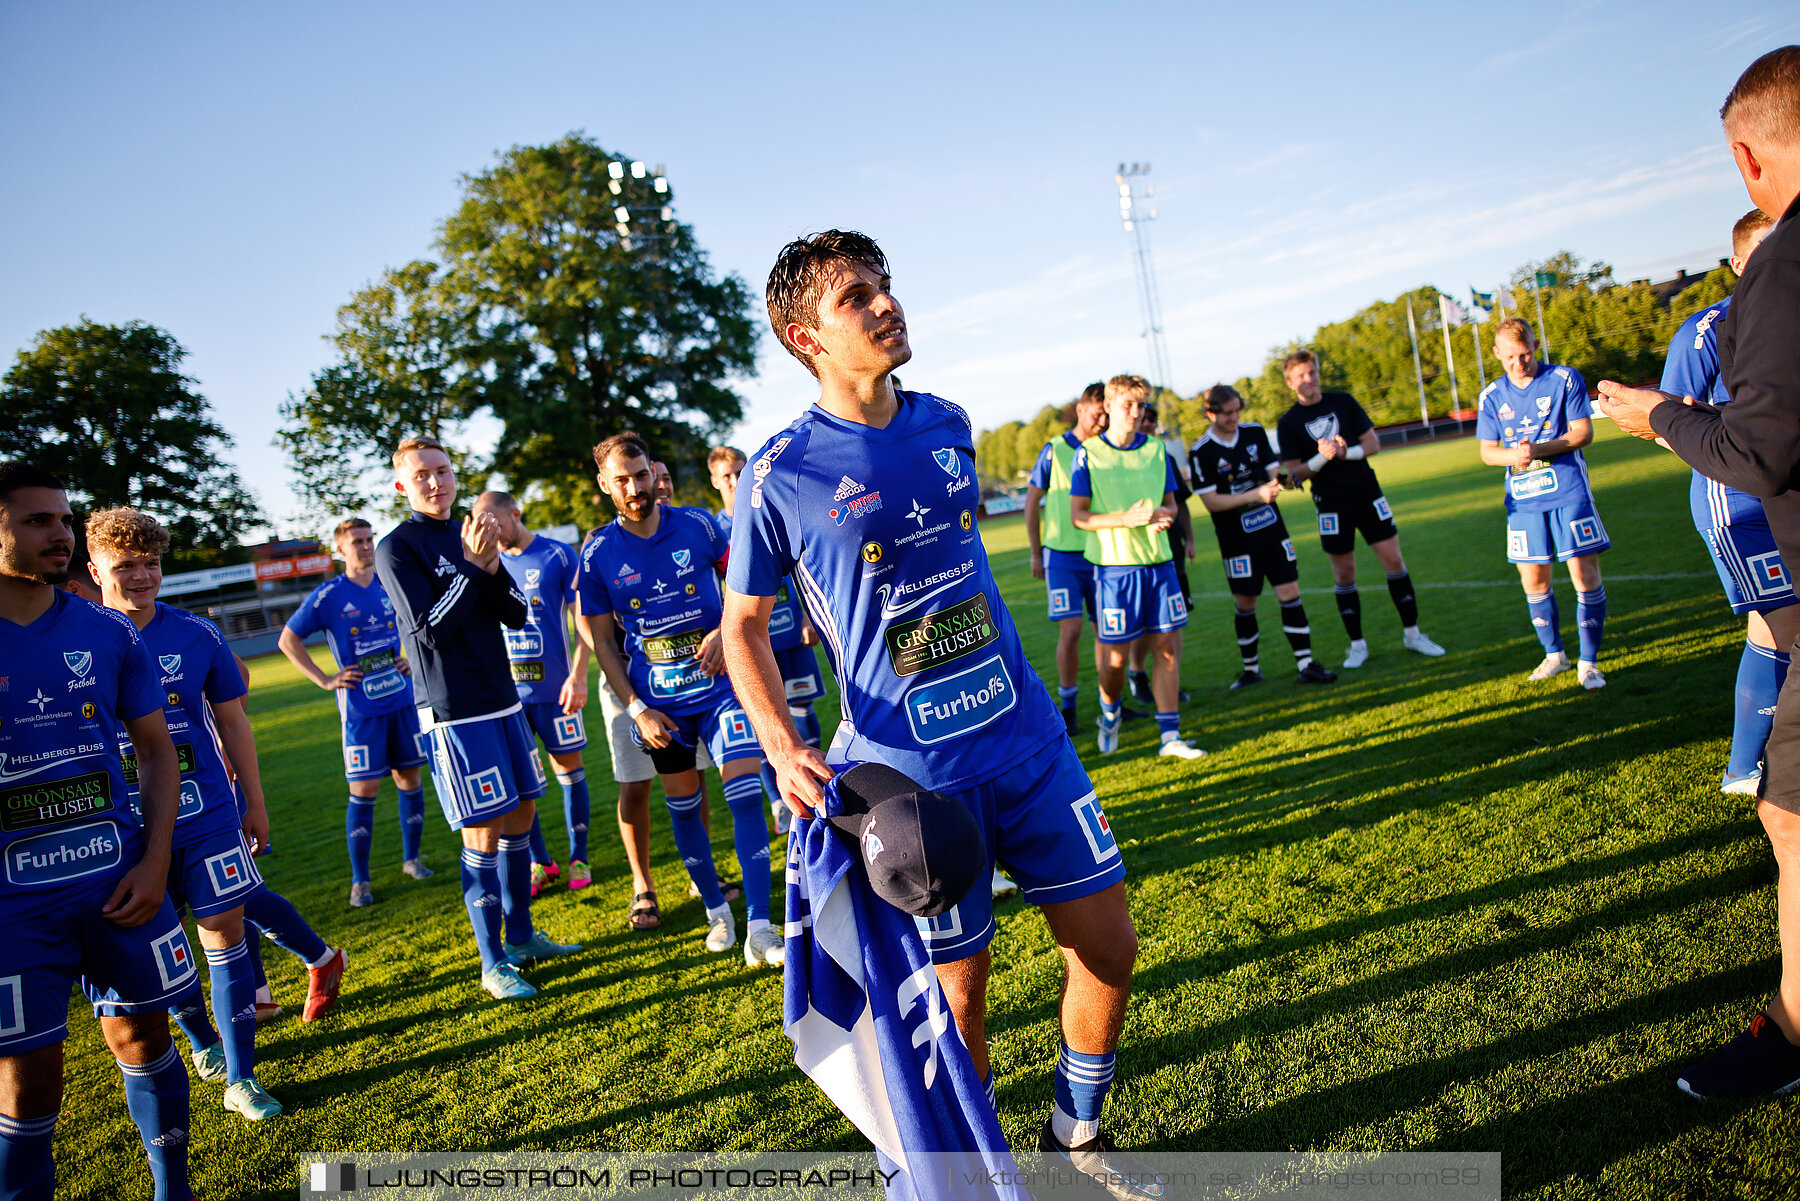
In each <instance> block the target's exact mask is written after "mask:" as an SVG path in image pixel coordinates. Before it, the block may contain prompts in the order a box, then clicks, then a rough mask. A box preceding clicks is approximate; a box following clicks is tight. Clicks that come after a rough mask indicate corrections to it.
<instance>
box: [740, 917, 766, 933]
mask: <svg viewBox="0 0 1800 1201" xmlns="http://www.w3.org/2000/svg"><path fill="white" fill-rule="evenodd" d="M768 928H769V919H768V918H766V917H753V918H751V919H750V920H749V921H748V922H746V923H745V924H744V937H745V938H751V937H753V936H754V935H755V934H756V932H757V931H758V930H767V929H768Z"/></svg>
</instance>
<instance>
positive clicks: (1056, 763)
mask: <svg viewBox="0 0 1800 1201" xmlns="http://www.w3.org/2000/svg"><path fill="white" fill-rule="evenodd" d="M952 795H954V796H955V797H956V799H957V800H959V801H961V802H962V803H963V804H964V805H967V806H968V808H969V811H970V812H971V813H973V814H974V815H975V821H976V823H977V824H978V825H980V826H981V829H982V833H983V836H984V838H985V841H986V843H987V847H986V849H987V866H988V870H987V871H984V872H983V873H982V874H981V877H980V878H979V879H977V880H976V881H975V886H974V887H973V888H971V889H970V890H969V895H968V896H966V897H964V898H963V899H962V900H961V901H960V902H959V903H958V904H957V905H956V906H955V907H954V908H952V909H951V910H950V911H949V912H948V913H944V914H940V915H939V916H937V917H931V918H917V919H915V920H916V921H917V922H918V924H919V935H920V937H921V938H923V939H924V940H925V949H926V950H927V951H928V952H929V953H930V955H931V961H932V962H933V963H954V962H956V961H957V960H959V959H967V958H968V957H969V956H971V955H974V954H977V953H978V952H980V951H981V949H982V948H984V947H986V946H987V945H988V943H989V942H990V941H991V940H992V939H993V937H994V894H993V889H991V888H990V887H989V886H988V877H989V876H990V875H991V874H992V872H993V867H994V864H995V862H996V861H998V862H999V864H1000V865H1001V866H1003V867H1005V868H1006V870H1007V871H1008V872H1009V873H1011V875H1012V878H1013V879H1014V880H1015V881H1017V882H1018V885H1019V891H1020V892H1021V893H1023V894H1024V897H1025V899H1026V900H1028V901H1030V902H1031V903H1032V904H1034V905H1048V904H1052V903H1054V902H1057V901H1074V900H1079V899H1080V898H1082V897H1086V896H1092V895H1093V894H1094V893H1097V892H1102V891H1104V890H1105V889H1108V888H1111V887H1112V886H1113V885H1114V884H1117V883H1118V882H1119V881H1121V880H1123V879H1124V878H1125V860H1124V857H1123V856H1122V855H1121V854H1120V853H1119V844H1118V842H1117V840H1115V839H1114V838H1113V833H1112V827H1111V826H1110V825H1109V824H1108V822H1107V820H1106V811H1105V810H1104V809H1102V808H1101V807H1100V798H1099V797H1098V796H1096V795H1095V793H1094V785H1093V782H1092V781H1090V780H1089V779H1088V774H1087V770H1086V769H1085V768H1083V767H1082V766H1081V759H1080V757H1079V756H1077V755H1076V754H1075V747H1074V745H1073V744H1072V743H1071V742H1070V741H1069V740H1068V739H1067V738H1056V739H1053V740H1052V741H1050V742H1049V743H1046V744H1045V746H1044V747H1043V748H1042V749H1041V750H1039V751H1037V752H1036V753H1034V754H1032V755H1031V756H1030V757H1028V758H1027V759H1025V761H1024V762H1022V763H1020V764H1018V765H1017V766H1015V767H1011V768H1008V769H1007V771H1005V772H1004V773H1002V774H1001V775H999V776H997V777H995V778H994V779H992V780H989V781H988V782H987V783H985V784H978V785H976V786H975V787H973V788H969V789H965V790H963V791H961V792H957V793H954V794H952Z"/></svg>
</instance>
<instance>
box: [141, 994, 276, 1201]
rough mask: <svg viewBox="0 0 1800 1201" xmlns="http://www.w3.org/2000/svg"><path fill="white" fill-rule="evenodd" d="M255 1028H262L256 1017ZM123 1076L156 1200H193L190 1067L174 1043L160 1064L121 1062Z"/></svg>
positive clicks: (251, 1019)
mask: <svg viewBox="0 0 1800 1201" xmlns="http://www.w3.org/2000/svg"><path fill="white" fill-rule="evenodd" d="M250 1024H251V1025H252V1026H255V1025H256V1017H255V1015H254V1014H252V1015H251V1018H250ZM119 1072H120V1074H121V1075H122V1076H123V1077H124V1078H125V1109H126V1112H128V1113H130V1114H131V1120H132V1122H133V1123H134V1124H135V1125H136V1126H137V1128H138V1137H139V1138H140V1139H142V1140H143V1142H144V1154H145V1155H146V1156H148V1157H149V1160H150V1179H151V1180H152V1181H153V1182H154V1183H155V1186H156V1201H188V1198H189V1197H192V1196H193V1195H194V1194H193V1190H192V1189H190V1188H189V1187H188V1131H189V1130H190V1129H192V1127H193V1123H192V1122H191V1121H190V1120H189V1115H188V1074H187V1065H186V1064H184V1063H182V1062H181V1053H180V1052H179V1051H177V1050H176V1049H175V1046H174V1044H173V1043H171V1044H170V1045H169V1049H168V1051H167V1052H166V1053H165V1054H164V1055H163V1056H162V1057H161V1058H159V1059H158V1060H157V1061H156V1062H155V1063H146V1064H142V1065H136V1064H129V1063H121V1064H119Z"/></svg>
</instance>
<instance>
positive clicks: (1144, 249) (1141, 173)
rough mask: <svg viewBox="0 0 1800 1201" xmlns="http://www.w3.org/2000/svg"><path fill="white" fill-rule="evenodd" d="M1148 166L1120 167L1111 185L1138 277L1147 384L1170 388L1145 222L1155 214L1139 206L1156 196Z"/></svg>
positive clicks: (1154, 271) (1122, 164)
mask: <svg viewBox="0 0 1800 1201" xmlns="http://www.w3.org/2000/svg"><path fill="white" fill-rule="evenodd" d="M1149 174H1150V164H1149V163H1120V164H1119V170H1118V172H1117V173H1116V174H1115V175H1114V176H1113V182H1114V183H1116V184H1117V185H1118V187H1119V220H1120V222H1121V224H1123V225H1124V227H1125V232H1126V233H1128V234H1130V235H1131V247H1132V266H1133V270H1134V273H1135V275H1136V276H1137V294H1138V312H1139V316H1140V317H1141V318H1142V320H1143V323H1144V329H1143V338H1144V342H1145V344H1146V349H1147V350H1148V352H1149V357H1150V380H1151V383H1152V384H1154V385H1155V386H1157V387H1161V388H1166V387H1169V386H1170V381H1171V379H1172V377H1173V372H1171V370H1170V369H1169V351H1168V348H1167V346H1165V345H1164V343H1163V329H1162V299H1161V297H1160V296H1159V295H1158V294H1157V289H1156V264H1155V261H1154V260H1153V259H1152V258H1151V255H1150V239H1149V237H1148V235H1147V234H1146V231H1145V229H1144V222H1145V221H1154V220H1156V210H1155V209H1154V208H1148V207H1147V206H1145V205H1144V204H1143V203H1142V202H1143V201H1146V200H1148V199H1150V198H1151V197H1153V196H1155V195H1156V185H1155V184H1152V183H1150V181H1149V179H1148V178H1147V176H1149ZM1139 180H1142V181H1143V194H1142V196H1140V195H1139V194H1138V185H1137V181H1139Z"/></svg>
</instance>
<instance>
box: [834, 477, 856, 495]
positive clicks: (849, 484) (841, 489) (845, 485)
mask: <svg viewBox="0 0 1800 1201" xmlns="http://www.w3.org/2000/svg"><path fill="white" fill-rule="evenodd" d="M861 491H863V486H862V485H861V484H859V483H857V482H856V481H855V480H853V479H851V478H850V477H849V476H845V477H844V478H843V479H841V480H839V481H838V489H837V494H836V495H835V496H833V497H832V498H831V499H832V500H843V499H844V498H846V497H850V496H855V495H856V494H857V493H858V492H861Z"/></svg>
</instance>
